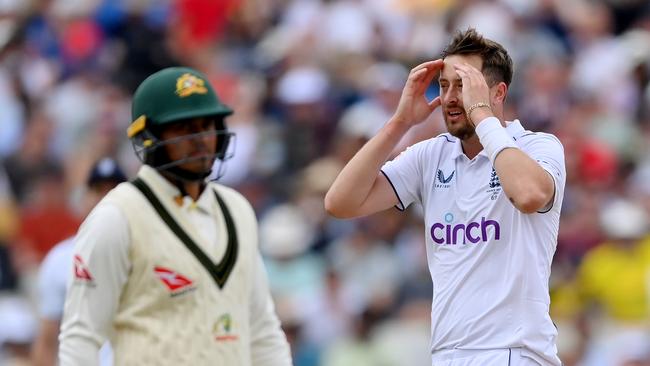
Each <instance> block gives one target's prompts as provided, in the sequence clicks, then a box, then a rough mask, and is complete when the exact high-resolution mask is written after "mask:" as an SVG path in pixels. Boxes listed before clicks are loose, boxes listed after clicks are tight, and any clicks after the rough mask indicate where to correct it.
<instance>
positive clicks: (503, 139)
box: [475, 117, 518, 165]
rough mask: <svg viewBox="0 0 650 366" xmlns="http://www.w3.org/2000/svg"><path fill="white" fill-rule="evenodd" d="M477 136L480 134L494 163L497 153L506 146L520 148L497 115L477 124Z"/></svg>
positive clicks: (480, 139) (482, 142) (479, 137)
mask: <svg viewBox="0 0 650 366" xmlns="http://www.w3.org/2000/svg"><path fill="white" fill-rule="evenodd" d="M475 131H476V136H478V139H479V141H480V142H481V145H483V149H485V152H486V153H487V156H488V158H489V159H490V161H491V162H492V165H494V161H495V159H496V158H497V155H499V153H500V152H501V151H502V150H503V149H506V148H509V147H513V148H518V147H517V145H516V144H515V142H514V140H513V139H512V137H510V135H509V134H508V132H507V131H506V129H505V128H503V126H501V122H500V121H499V119H498V118H496V117H488V118H486V119H484V120H483V121H481V122H479V124H478V125H477V126H476V129H475Z"/></svg>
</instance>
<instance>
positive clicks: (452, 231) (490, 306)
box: [382, 121, 565, 362]
mask: <svg viewBox="0 0 650 366" xmlns="http://www.w3.org/2000/svg"><path fill="white" fill-rule="evenodd" d="M506 130H507V131H508V133H509V134H510V135H511V136H512V137H513V139H514V140H515V143H516V144H517V146H519V148H520V149H521V150H522V151H524V152H526V153H527V154H528V155H529V156H531V157H533V158H535V159H536V161H537V162H538V163H539V164H540V165H541V166H542V167H543V168H544V169H545V170H546V171H547V172H549V173H550V174H551V175H552V176H553V178H554V180H555V187H556V189H557V190H556V194H555V199H554V202H553V203H552V206H551V207H548V208H546V210H545V212H543V213H541V212H540V213H535V214H524V213H522V212H520V211H518V210H517V209H516V208H515V207H514V206H513V205H512V203H510V201H509V200H508V198H507V197H506V195H505V194H503V190H502V188H501V183H500V181H499V177H498V175H497V174H496V172H495V170H494V168H493V167H492V163H491V162H490V160H489V159H488V157H487V155H486V153H485V151H482V152H481V153H479V154H478V155H477V156H476V157H475V158H474V159H471V160H470V159H468V158H467V156H466V155H465V154H463V151H462V148H461V144H460V140H459V139H458V138H456V137H453V136H451V135H450V134H449V133H445V134H442V135H439V136H438V137H436V138H433V139H430V140H426V141H423V142H420V143H418V144H415V145H413V146H412V147H410V148H409V149H407V150H406V151H405V152H403V153H402V154H401V155H400V156H399V157H398V158H396V159H394V160H393V161H391V162H388V163H386V165H384V167H383V168H382V172H384V174H386V176H387V178H388V179H389V180H390V182H391V183H392V185H393V187H394V188H395V193H396V194H397V196H398V197H399V201H400V203H399V205H398V208H399V209H400V210H404V209H405V208H406V207H408V206H409V205H410V204H411V203H413V202H417V203H421V204H422V207H423V208H424V221H425V228H426V232H425V237H426V243H427V246H426V251H427V261H428V263H429V270H430V272H431V278H432V280H433V293H434V295H433V303H432V312H431V317H432V321H431V339H432V341H431V348H432V349H433V350H440V349H453V348H457V347H462V348H464V349H495V348H516V347H525V348H526V349H527V350H529V351H531V357H533V358H541V359H544V360H547V362H555V359H556V357H557V356H555V354H556V349H555V347H554V342H551V341H550V340H552V339H555V337H556V336H557V331H556V329H555V326H554V325H553V323H552V321H551V318H550V317H549V312H548V310H549V309H548V308H549V303H550V299H549V292H548V280H549V275H550V269H551V261H552V258H553V254H554V252H555V245H556V243H557V234H558V225H559V220H560V208H561V206H562V196H563V191H564V182H565V169H564V153H563V149H562V145H561V144H560V142H559V141H558V140H557V139H556V138H555V137H553V136H552V135H549V134H545V133H532V132H530V131H525V130H524V129H523V127H522V126H521V124H520V123H519V121H513V122H510V123H509V124H508V126H507V128H506ZM524 353H525V352H524Z"/></svg>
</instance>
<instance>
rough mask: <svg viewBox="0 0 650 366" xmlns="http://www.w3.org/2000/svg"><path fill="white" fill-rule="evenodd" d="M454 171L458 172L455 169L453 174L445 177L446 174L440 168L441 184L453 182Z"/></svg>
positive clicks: (439, 180) (439, 179)
mask: <svg viewBox="0 0 650 366" xmlns="http://www.w3.org/2000/svg"><path fill="white" fill-rule="evenodd" d="M454 173H456V171H455V170H453V171H452V172H451V174H450V175H449V176H448V177H447V178H445V174H444V173H443V172H442V170H440V169H438V182H440V183H441V184H448V183H449V182H451V179H452V178H453V177H454Z"/></svg>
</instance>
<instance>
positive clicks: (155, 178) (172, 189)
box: [138, 165, 212, 213]
mask: <svg viewBox="0 0 650 366" xmlns="http://www.w3.org/2000/svg"><path fill="white" fill-rule="evenodd" d="M138 176H140V177H142V178H143V179H144V180H145V181H146V182H148V183H149V184H153V185H154V187H155V189H156V191H158V194H160V195H161V196H162V197H160V199H164V200H169V199H171V200H173V201H174V202H175V203H176V204H180V206H181V207H186V206H187V205H189V206H190V207H191V206H194V207H197V208H199V209H200V211H202V212H204V213H209V212H210V209H211V207H212V198H211V195H212V193H211V191H212V189H210V188H208V187H206V188H205V189H204V190H203V192H201V195H200V196H199V199H198V200H197V201H196V202H194V201H193V200H192V198H190V197H189V196H185V197H181V191H180V190H179V189H178V188H177V187H176V186H175V185H173V184H172V183H171V182H170V181H168V180H167V179H166V178H165V177H163V176H162V175H161V174H160V173H159V172H158V171H157V170H156V169H154V168H152V167H150V166H149V165H143V166H142V167H141V168H140V171H139V172H138ZM179 198H180V199H179Z"/></svg>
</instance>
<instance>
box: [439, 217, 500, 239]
mask: <svg viewBox="0 0 650 366" xmlns="http://www.w3.org/2000/svg"><path fill="white" fill-rule="evenodd" d="M444 218H445V221H446V223H441V222H436V223H435V224H433V225H431V230H430V233H431V239H432V240H433V241H434V242H435V243H436V244H439V245H442V244H446V245H456V244H458V238H459V236H460V238H462V241H463V244H467V242H468V241H469V242H470V243H472V244H476V243H478V242H480V241H482V242H487V241H488V240H489V239H490V237H493V238H494V240H499V239H500V238H501V226H500V225H499V223H498V222H497V221H495V220H486V219H485V217H481V222H476V221H473V222H470V223H467V224H456V225H453V224H452V221H453V219H454V215H452V214H451V213H447V214H446V215H445V216H444ZM488 229H491V230H488ZM490 234H491V235H490Z"/></svg>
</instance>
